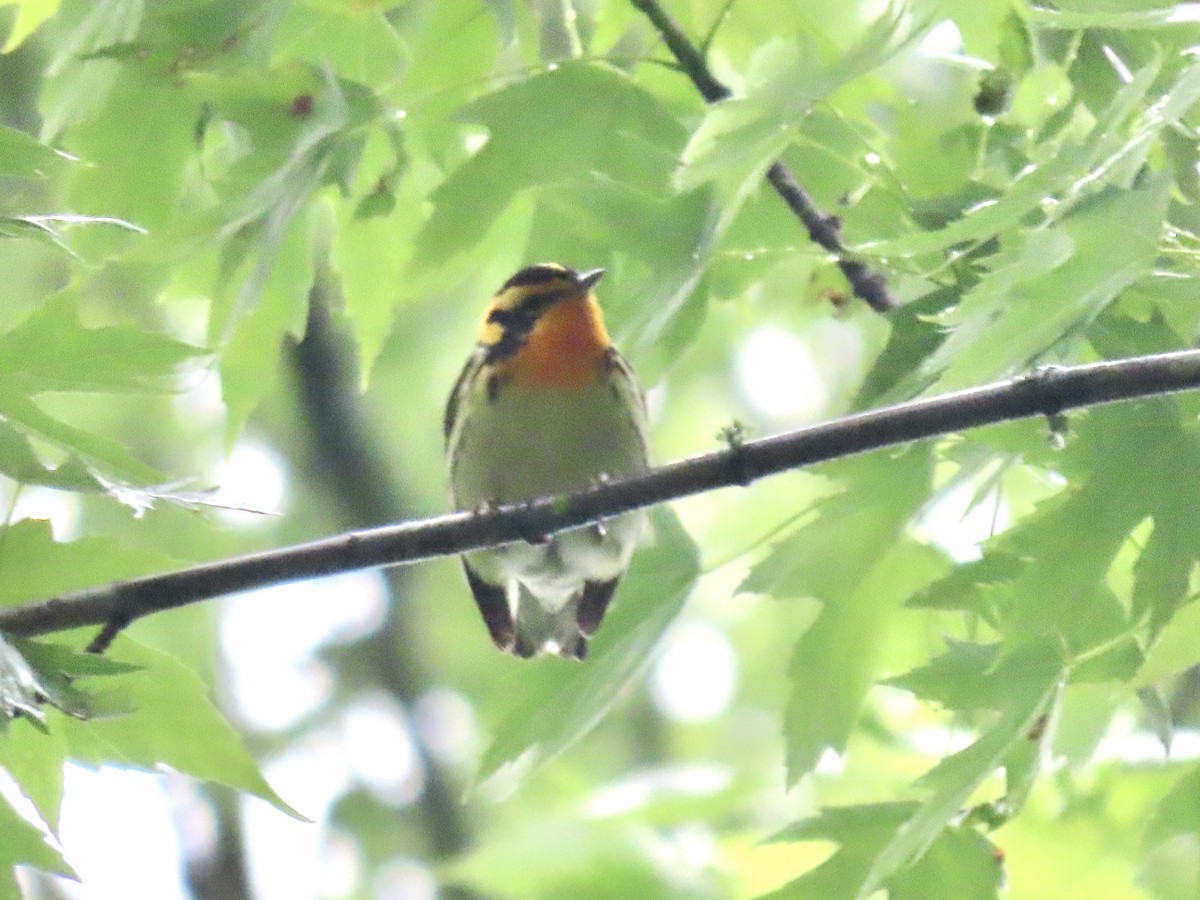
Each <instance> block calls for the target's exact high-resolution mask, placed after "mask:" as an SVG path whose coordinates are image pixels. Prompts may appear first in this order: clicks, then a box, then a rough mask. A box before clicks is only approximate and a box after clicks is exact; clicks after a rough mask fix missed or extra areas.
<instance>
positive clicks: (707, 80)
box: [630, 0, 898, 312]
mask: <svg viewBox="0 0 1200 900" xmlns="http://www.w3.org/2000/svg"><path fill="white" fill-rule="evenodd" d="M630 3H632V4H633V5H634V6H636V7H637V8H638V9H640V10H641V11H642V12H643V13H645V15H646V18H648V19H649V20H650V22H651V23H652V24H653V25H654V27H655V29H657V31H658V33H659V36H660V37H661V38H662V39H663V43H665V44H666V45H667V49H669V50H670V51H671V53H672V54H673V55H674V57H675V59H676V60H677V61H678V62H679V67H680V69H682V70H683V72H684V73H685V74H686V75H687V76H688V78H690V79H691V81H692V84H694V85H695V86H696V90H698V91H699V92H700V94H701V96H702V97H704V99H705V100H707V101H708V102H709V103H717V102H719V101H721V100H726V99H728V98H729V97H730V96H731V95H732V92H731V91H730V90H729V88H727V87H726V86H725V85H723V84H722V83H721V82H720V81H718V80H717V79H716V77H715V76H714V75H713V73H712V72H711V71H710V70H709V68H708V63H707V62H706V61H705V59H704V54H703V53H701V51H700V50H698V49H697V48H696V47H695V45H693V44H692V42H691V40H689V39H688V36H687V35H686V34H684V32H683V29H682V28H681V27H680V26H679V23H678V22H676V21H675V20H674V19H673V18H671V16H670V14H669V13H668V12H667V11H666V10H665V9H663V8H662V6H661V5H660V4H659V2H658V0H630ZM724 14H725V13H722V16H723V15H724ZM711 37H712V36H711V35H710V36H709V39H710V40H711ZM706 46H707V42H706ZM767 181H769V182H770V183H771V187H773V188H775V193H777V194H779V196H780V197H781V198H783V202H784V203H786V204H787V205H788V208H789V209H791V211H792V212H793V213H795V215H796V217H797V218H799V219H800V221H801V222H803V223H804V227H805V228H806V229H808V237H809V239H810V240H811V241H812V242H813V243H814V244H817V245H818V246H820V247H823V248H824V249H826V250H828V251H829V252H830V253H832V254H833V255H834V256H835V257H837V264H838V268H840V269H841V270H842V274H844V275H845V276H846V280H847V281H849V282H850V287H851V288H852V289H853V290H854V294H855V296H856V297H860V298H861V299H863V300H865V301H866V302H867V304H868V305H869V306H870V307H871V308H872V309H873V310H875V311H876V312H887V311H888V310H889V309H894V308H895V307H896V306H897V305H898V304H897V303H896V300H895V298H894V297H892V295H891V293H890V292H889V291H888V287H887V281H885V280H884V277H883V276H882V275H880V274H879V273H878V272H873V271H872V270H871V269H870V267H868V266H867V264H866V263H864V262H863V261H862V260H859V259H855V258H854V255H853V253H852V252H851V251H850V250H849V249H848V248H847V247H846V245H845V244H843V243H842V221H841V219H839V218H838V217H837V216H831V215H827V214H826V213H823V212H821V210H820V209H818V208H817V205H816V203H815V202H814V201H813V199H812V197H810V196H809V194H808V192H807V191H806V190H804V188H803V187H802V186H801V185H800V182H798V181H797V180H796V176H795V175H793V174H792V170H791V169H789V168H788V167H787V166H786V165H784V164H783V163H782V162H779V161H776V162H774V163H772V164H771V168H769V169H768V170H767Z"/></svg>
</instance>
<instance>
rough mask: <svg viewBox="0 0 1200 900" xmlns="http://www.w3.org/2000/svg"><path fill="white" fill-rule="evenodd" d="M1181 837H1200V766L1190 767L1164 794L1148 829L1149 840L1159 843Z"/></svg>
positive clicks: (1148, 841) (1152, 842) (1147, 839)
mask: <svg viewBox="0 0 1200 900" xmlns="http://www.w3.org/2000/svg"><path fill="white" fill-rule="evenodd" d="M1177 834H1192V835H1196V834H1200V766H1196V765H1193V766H1188V767H1187V768H1186V770H1185V772H1184V774H1183V776H1182V777H1180V778H1177V779H1175V782H1174V783H1173V784H1172V785H1171V788H1170V790H1168V791H1167V792H1166V793H1165V794H1164V795H1163V797H1162V799H1161V800H1160V801H1159V803H1158V806H1157V808H1156V809H1155V811H1154V817H1153V818H1152V819H1151V820H1150V823H1149V825H1148V826H1147V828H1146V841H1147V843H1149V844H1157V843H1161V842H1162V841H1165V840H1167V839H1168V838H1171V837H1174V836H1175V835H1177Z"/></svg>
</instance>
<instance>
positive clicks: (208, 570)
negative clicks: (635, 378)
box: [0, 350, 1200, 635]
mask: <svg viewBox="0 0 1200 900" xmlns="http://www.w3.org/2000/svg"><path fill="white" fill-rule="evenodd" d="M1194 388H1200V350H1184V351H1180V352H1177V353H1164V354H1159V355H1156V356H1141V357H1133V358H1131V359H1122V360H1113V361H1109V362H1101V363H1093V364H1090V365H1085V366H1072V367H1053V366H1051V367H1046V368H1043V369H1039V370H1037V371H1035V372H1033V373H1031V374H1028V375H1022V376H1019V377H1017V378H1013V379H1010V380H1007V381H1001V382H997V383H995V384H990V385H985V386H983V387H977V388H971V389H969V390H965V391H958V392H956V393H953V394H945V395H943V396H940V397H932V398H929V399H923V400H912V401H909V402H907V403H900V404H897V405H895V406H887V407H883V408H882V409H876V410H871V411H869V412H864V413H859V414H857V415H853V416H847V417H846V418H843V419H837V420H835V421H832V422H826V423H823V424H821V425H814V426H811V427H808V428H801V429H799V430H796V431H790V432H785V433H783V434H778V435H774V436H772V437H766V438H760V439H758V440H752V441H745V442H743V443H738V444H735V445H733V446H730V447H727V448H725V449H723V450H718V451H715V452H712V453H706V454H704V455H702V456H696V457H692V458H690V459H683V460H679V461H676V462H673V463H669V464H667V465H665V466H661V467H659V468H656V469H653V470H651V471H649V472H646V473H644V474H641V475H637V476H634V477H631V478H622V479H619V480H614V481H609V482H604V483H602V484H599V485H597V486H595V487H593V488H590V489H588V490H585V491H579V492H577V493H574V494H570V495H567V496H565V497H543V498H540V499H537V500H531V501H529V502H527V503H516V504H506V505H504V506H500V507H498V508H496V509H494V510H489V511H486V512H456V513H451V514H449V515H445V516H437V517H434V518H431V519H423V520H418V521H413V522H403V523H401V524H398V525H389V526H385V527H383V528H374V529H370V530H366V531H356V532H350V533H347V534H341V535H337V536H334V537H330V538H325V539H323V540H318V541H312V542H310V543H307V544H298V545H296V546H293V547H285V548H283V549H280V550H272V551H268V552H264V553H253V554H249V555H247V556H240V557H235V558H233V559H227V560H221V561H219V562H212V563H205V564H202V565H198V566H193V567H192V568H189V569H182V570H180V571H176V572H168V573H165V574H162V575H147V576H145V577H142V578H135V579H132V580H130V581H122V582H116V583H114V584H110V585H106V586H104V587H99V588H94V589H90V590H83V591H76V592H74V593H70V594H64V595H62V596H59V597H54V598H51V599H49V600H42V601H40V602H35V603H29V604H25V605H23V606H14V607H11V608H9V609H4V610H0V631H5V632H9V633H10V634H17V635H37V634H46V633H48V632H53V631H61V630H64V629H68V628H78V627H80V626H83V625H100V624H103V623H106V622H109V621H112V620H114V619H115V620H121V619H123V618H124V619H128V620H129V621H132V620H134V619H137V618H140V617H141V616H145V615H148V614H150V613H154V612H159V611H162V610H167V609H174V608H176V607H179V606H184V605H186V604H189V603H196V602H198V601H201V600H207V599H210V598H212V597H216V596H219V595H222V594H229V593H233V592H235V591H243V590H247V589H250V588H257V587H263V586H265V585H269V584H279V583H281V582H287V581H295V580H297V579H301V578H312V577H315V576H320V575H332V574H334V573H337V572H347V571H352V570H356V569H365V568H371V567H375V566H383V565H392V564H396V563H412V562H417V561H419V560H424V559H432V558H434V557H438V556H449V555H452V554H458V553H463V552H465V551H468V550H477V549H479V548H482V547H493V546H498V545H500V544H505V543H515V542H517V541H520V540H522V539H524V538H527V537H528V536H529V535H547V534H553V533H554V532H557V531H562V530H563V529H566V528H574V527H578V526H580V525H584V524H586V523H588V522H594V521H597V520H600V519H604V518H607V517H609V516H614V515H617V514H619V513H623V512H627V511H629V510H632V509H640V508H642V507H647V506H653V505H655V504H658V503H664V502H666V501H668V500H675V499H678V498H680V497H687V496H690V495H693V494H699V493H704V492H706V491H711V490H713V489H715V488H719V487H729V486H732V485H736V484H743V483H749V482H751V481H755V480H757V479H759V478H762V477H764V476H767V475H773V474H776V473H779V472H785V471H788V470H790V469H796V468H799V467H801V466H807V465H811V464H812V463H816V462H822V461H825V460H830V459H836V458H839V457H844V456H850V455H852V454H855V453H862V452H864V451H867V450H876V449H879V448H882V447H891V446H895V445H897V444H904V443H908V442H911V441H915V440H921V439H922V438H931V437H936V436H938V435H943V434H949V433H952V432H956V431H962V430H964V429H967V428H976V427H979V426H981V425H991V424H994V423H996V422H1004V421H1009V420H1011V419H1022V418H1028V417H1031V416H1053V415H1057V414H1058V413H1061V412H1063V411H1065V410H1069V409H1077V408H1079V407H1085V406H1095V405H1097V404H1101V403H1111V402H1114V401H1118V400H1129V399H1133V398H1136V397H1148V396H1152V395H1156V394H1166V393H1171V392H1174V391H1182V390H1188V389H1194Z"/></svg>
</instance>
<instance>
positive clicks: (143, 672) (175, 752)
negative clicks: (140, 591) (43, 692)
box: [51, 637, 304, 819]
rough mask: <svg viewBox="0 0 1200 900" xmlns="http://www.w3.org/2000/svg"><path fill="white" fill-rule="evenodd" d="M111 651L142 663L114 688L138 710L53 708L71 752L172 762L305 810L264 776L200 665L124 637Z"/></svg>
mask: <svg viewBox="0 0 1200 900" xmlns="http://www.w3.org/2000/svg"><path fill="white" fill-rule="evenodd" d="M108 655H109V656H110V657H112V658H113V659H114V660H115V661H116V662H119V663H123V664H127V665H132V666H134V667H136V669H137V671H135V672H133V673H131V674H128V675H124V676H122V677H121V678H120V679H119V681H117V682H116V688H115V690H118V691H119V692H120V696H119V704H120V705H122V706H127V707H129V708H132V710H133V711H132V712H130V713H128V714H126V715H120V716H116V717H114V718H93V719H88V720H86V721H76V720H73V719H67V718H64V717H61V716H54V717H53V718H52V720H51V729H52V730H59V729H61V733H62V734H63V736H64V738H65V740H66V743H67V747H68V748H69V750H70V754H71V758H72V759H74V760H77V761H80V762H85V763H87V764H90V765H114V764H115V765H124V766H131V767H134V768H138V769H144V770H146V771H154V770H155V769H157V768H159V767H161V766H169V767H170V768H172V769H174V770H175V771H177V772H182V773H183V774H185V775H191V776H193V777H194V778H200V779H203V780H205V781H211V782H213V783H215V784H223V785H226V786H228V787H232V788H236V789H237V790H241V791H246V792H247V793H250V794H253V795H254V796H256V797H261V798H262V799H263V800H266V801H267V802H268V803H270V804H271V805H272V806H274V807H275V808H276V809H278V810H280V811H281V812H284V813H287V814H288V815H290V816H293V817H295V818H297V819H303V818H304V817H303V816H302V815H301V814H300V813H298V812H296V811H295V810H294V809H292V808H291V807H290V806H288V805H287V804H286V803H285V802H284V801H283V800H282V799H281V798H280V797H279V795H278V794H276V793H275V791H274V790H273V789H272V788H271V786H270V785H269V784H267V782H266V781H265V780H264V779H263V777H262V774H261V773H260V772H259V770H258V766H257V765H256V764H255V762H254V759H253V758H252V757H251V756H250V754H249V753H248V752H247V751H246V748H245V746H244V745H243V743H242V740H241V738H240V737H239V736H238V735H237V733H236V732H235V731H234V730H233V729H232V728H231V727H230V726H229V723H228V722H226V721H225V719H224V717H223V716H222V715H221V714H220V713H219V712H218V711H217V709H216V707H214V706H213V705H212V702H211V701H210V700H209V699H208V689H207V688H206V687H205V685H204V683H203V682H202V681H201V680H200V679H199V678H198V677H197V676H196V675H195V673H193V672H192V671H191V670H190V669H187V668H186V667H185V666H184V665H183V664H182V663H180V662H179V661H178V660H175V659H173V658H172V657H170V656H167V655H166V654H164V653H159V652H158V651H156V650H151V649H149V648H148V647H144V646H141V645H140V644H137V643H135V642H134V641H132V640H130V639H128V638H124V637H122V638H119V639H118V640H117V641H116V642H115V643H114V644H113V646H112V648H111V649H110V650H109V651H108ZM114 699H115V698H114Z"/></svg>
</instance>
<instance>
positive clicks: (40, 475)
mask: <svg viewBox="0 0 1200 900" xmlns="http://www.w3.org/2000/svg"><path fill="white" fill-rule="evenodd" d="M0 472H3V473H4V474H5V475H7V476H8V477H9V478H11V479H12V480H13V481H16V482H18V483H20V484H44V485H46V486H48V487H56V488H63V489H65V490H73V491H103V490H104V489H105V488H104V486H103V485H102V484H101V483H100V482H99V481H98V480H97V478H96V476H95V475H93V474H92V473H91V472H90V471H89V470H88V468H87V465H86V464H85V463H84V462H83V460H81V459H80V458H79V457H78V456H74V455H72V456H68V458H67V459H66V461H65V462H63V463H60V464H59V465H57V466H53V467H51V466H48V465H46V464H45V463H43V462H42V461H41V460H40V459H38V456H37V454H36V453H35V452H34V450H33V447H32V446H31V445H30V443H29V438H28V437H26V435H25V434H24V433H22V432H21V431H20V430H19V429H17V428H15V427H14V426H13V425H12V424H11V423H10V422H8V421H7V420H6V419H3V418H0Z"/></svg>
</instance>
